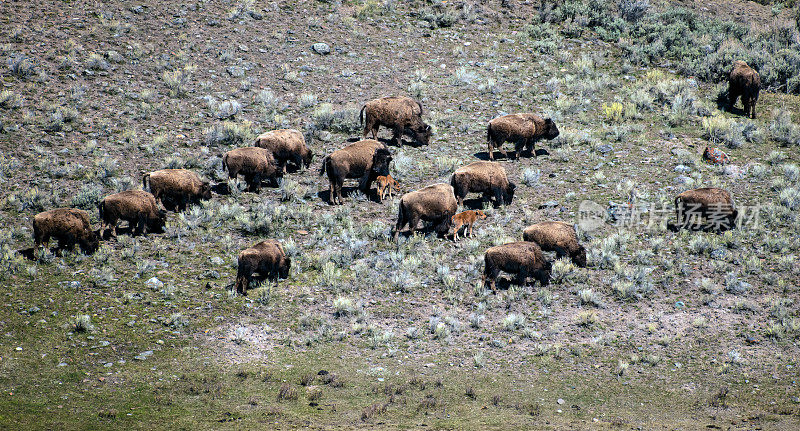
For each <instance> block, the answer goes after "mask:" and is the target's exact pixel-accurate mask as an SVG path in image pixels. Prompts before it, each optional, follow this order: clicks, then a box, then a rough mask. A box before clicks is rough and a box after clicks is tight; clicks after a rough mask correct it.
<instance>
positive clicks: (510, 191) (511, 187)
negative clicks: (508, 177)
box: [503, 182, 517, 205]
mask: <svg viewBox="0 0 800 431" xmlns="http://www.w3.org/2000/svg"><path fill="white" fill-rule="evenodd" d="M516 190H517V185H516V184H514V183H511V182H509V183H508V187H506V192H505V195H504V196H503V203H504V204H506V205H509V204H510V203H511V201H512V200H513V199H514V192H515V191H516Z"/></svg>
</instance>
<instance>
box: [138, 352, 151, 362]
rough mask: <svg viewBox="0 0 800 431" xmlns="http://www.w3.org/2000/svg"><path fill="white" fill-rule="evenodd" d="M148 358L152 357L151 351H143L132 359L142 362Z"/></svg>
mask: <svg viewBox="0 0 800 431" xmlns="http://www.w3.org/2000/svg"><path fill="white" fill-rule="evenodd" d="M150 356H153V351H152V350H146V351H144V352H142V353H139V354H138V355H136V356H134V357H133V358H134V359H136V360H139V361H144V360H145V359H147V358H148V357H150Z"/></svg>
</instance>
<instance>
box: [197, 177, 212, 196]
mask: <svg viewBox="0 0 800 431" xmlns="http://www.w3.org/2000/svg"><path fill="white" fill-rule="evenodd" d="M200 197H201V198H203V199H211V183H210V182H208V181H203V184H201V185H200Z"/></svg>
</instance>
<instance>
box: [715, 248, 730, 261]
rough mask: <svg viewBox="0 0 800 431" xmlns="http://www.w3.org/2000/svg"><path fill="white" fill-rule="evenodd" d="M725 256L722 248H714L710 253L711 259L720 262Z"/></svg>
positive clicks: (725, 252)
mask: <svg viewBox="0 0 800 431" xmlns="http://www.w3.org/2000/svg"><path fill="white" fill-rule="evenodd" d="M727 254H728V252H727V251H725V249H724V248H716V249H714V250H712V251H711V258H712V259H717V260H720V259H724V258H725V256H726V255H727Z"/></svg>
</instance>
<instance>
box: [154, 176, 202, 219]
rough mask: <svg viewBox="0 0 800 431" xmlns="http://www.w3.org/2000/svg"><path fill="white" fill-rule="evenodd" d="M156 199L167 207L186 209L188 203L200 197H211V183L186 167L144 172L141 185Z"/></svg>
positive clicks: (194, 201)
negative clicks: (148, 189)
mask: <svg viewBox="0 0 800 431" xmlns="http://www.w3.org/2000/svg"><path fill="white" fill-rule="evenodd" d="M148 183H149V185H150V193H152V194H153V197H154V198H155V199H156V201H161V203H162V204H164V207H165V208H167V203H168V204H169V208H167V209H170V208H171V209H173V210H174V209H178V210H180V211H182V210H185V209H186V205H187V204H189V203H196V202H198V201H199V200H200V199H211V184H210V183H209V182H208V181H203V180H201V179H200V176H199V175H197V174H196V173H194V172H192V171H190V170H187V169H161V170H158V171H153V172H150V173H148V174H144V176H143V177H142V187H143V188H145V189H147V188H148V187H147V186H148Z"/></svg>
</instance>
